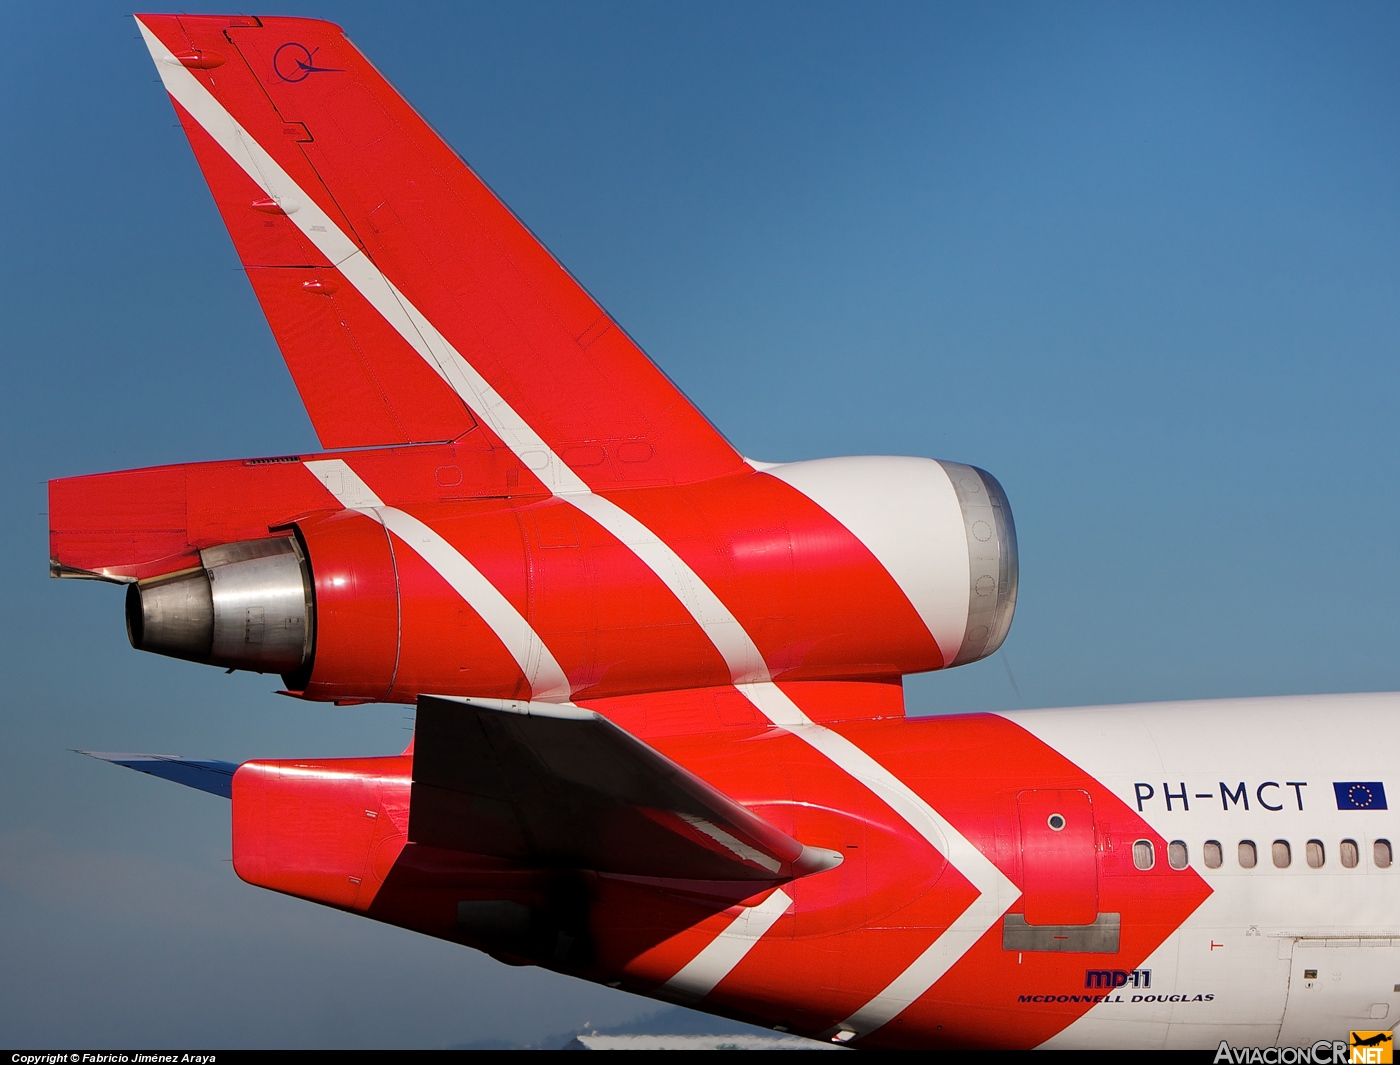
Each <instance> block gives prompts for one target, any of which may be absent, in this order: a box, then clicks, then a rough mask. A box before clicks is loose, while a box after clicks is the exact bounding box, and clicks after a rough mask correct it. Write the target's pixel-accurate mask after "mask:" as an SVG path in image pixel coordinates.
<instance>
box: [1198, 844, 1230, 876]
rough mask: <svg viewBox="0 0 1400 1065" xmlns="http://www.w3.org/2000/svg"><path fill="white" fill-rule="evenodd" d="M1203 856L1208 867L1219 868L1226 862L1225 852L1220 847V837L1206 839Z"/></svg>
mask: <svg viewBox="0 0 1400 1065" xmlns="http://www.w3.org/2000/svg"><path fill="white" fill-rule="evenodd" d="M1201 857H1203V858H1204V859H1205V861H1206V868H1207V869H1219V868H1220V866H1221V864H1222V863H1223V862H1224V852H1223V851H1221V849H1220V841H1219V840H1218V839H1208V840H1206V845H1205V846H1204V847H1202V848H1201Z"/></svg>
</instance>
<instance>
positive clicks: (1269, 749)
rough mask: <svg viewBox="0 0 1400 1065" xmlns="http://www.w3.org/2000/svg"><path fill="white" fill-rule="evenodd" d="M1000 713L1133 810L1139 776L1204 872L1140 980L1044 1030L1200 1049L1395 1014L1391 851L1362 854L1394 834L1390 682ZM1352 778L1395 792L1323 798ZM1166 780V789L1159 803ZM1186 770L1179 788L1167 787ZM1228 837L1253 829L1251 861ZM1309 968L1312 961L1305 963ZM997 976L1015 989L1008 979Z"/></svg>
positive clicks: (1112, 1043) (1366, 1023) (1396, 869)
mask: <svg viewBox="0 0 1400 1065" xmlns="http://www.w3.org/2000/svg"><path fill="white" fill-rule="evenodd" d="M1002 716H1004V717H1006V718H1008V719H1009V720H1011V721H1014V722H1015V723H1016V724H1018V725H1020V726H1021V727H1022V728H1025V729H1026V730H1028V731H1029V732H1031V733H1032V734H1034V735H1035V736H1036V737H1037V738H1039V739H1040V740H1042V741H1044V742H1045V743H1046V744H1048V745H1049V746H1051V747H1053V748H1054V749H1055V750H1057V751H1059V752H1060V753H1061V754H1063V755H1064V756H1065V757H1066V758H1068V759H1070V760H1071V761H1072V762H1074V763H1075V764H1076V765H1078V766H1079V767H1080V768H1082V769H1083V770H1085V771H1086V772H1088V773H1089V774H1090V775H1092V776H1093V777H1094V778H1095V779H1097V780H1098V781H1100V782H1101V783H1103V784H1104V785H1106V786H1107V787H1109V788H1110V789H1111V790H1112V791H1113V792H1114V794H1116V795H1117V796H1118V797H1119V798H1120V799H1122V800H1123V801H1124V802H1125V803H1127V804H1128V806H1129V807H1130V808H1132V809H1133V810H1137V809H1138V807H1139V797H1140V796H1141V795H1143V794H1145V791H1146V788H1148V787H1150V788H1151V789H1152V796H1151V797H1150V798H1143V799H1142V801H1141V816H1142V817H1143V819H1144V820H1146V821H1147V822H1148V824H1150V825H1151V826H1152V828H1153V829H1155V830H1156V831H1157V832H1158V833H1160V834H1161V836H1162V837H1163V838H1164V839H1165V840H1167V841H1168V842H1171V841H1181V842H1182V843H1184V844H1185V845H1186V852H1187V858H1188V862H1189V866H1190V868H1191V869H1194V870H1195V871H1196V872H1197V873H1199V874H1200V875H1201V877H1203V878H1204V880H1205V882H1206V883H1207V885H1209V887H1210V888H1211V889H1212V893H1211V895H1210V896H1209V897H1208V898H1207V899H1206V900H1205V901H1204V902H1203V903H1202V904H1201V906H1200V907H1199V908H1198V909H1197V910H1196V911H1195V912H1194V913H1193V914H1191V916H1190V917H1189V918H1188V919H1187V920H1186V921H1185V922H1184V923H1183V924H1182V925H1181V927H1180V928H1178V929H1177V930H1176V931H1175V932H1174V933H1173V934H1172V935H1171V936H1169V937H1168V938H1167V940H1166V941H1165V942H1163V943H1162V945H1161V946H1160V947H1158V949H1157V950H1156V951H1154V952H1153V954H1152V955H1151V957H1149V958H1148V959H1147V960H1146V961H1144V962H1142V963H1141V967H1142V968H1144V969H1148V970H1150V971H1151V987H1150V988H1137V989H1134V988H1131V987H1129V988H1126V989H1120V990H1119V993H1118V998H1120V999H1121V1001H1112V1002H1104V1003H1101V1004H1099V1005H1096V1006H1094V1007H1093V1008H1092V1009H1090V1010H1089V1011H1088V1013H1087V1014H1085V1015H1084V1016H1083V1017H1082V1018H1081V1019H1080V1020H1078V1021H1076V1022H1075V1023H1073V1024H1071V1025H1070V1026H1069V1027H1068V1028H1066V1029H1065V1030H1064V1031H1062V1032H1060V1033H1059V1034H1058V1035H1056V1036H1054V1037H1053V1038H1052V1039H1050V1040H1049V1041H1048V1042H1047V1043H1046V1044H1045V1045H1046V1046H1047V1047H1052V1048H1063V1049H1071V1048H1074V1049H1120V1050H1122V1049H1129V1048H1144V1049H1146V1048H1164V1049H1185V1048H1197V1049H1210V1050H1214V1049H1216V1048H1217V1047H1218V1045H1219V1043H1220V1041H1221V1040H1225V1041H1227V1042H1229V1043H1230V1044H1231V1045H1232V1046H1235V1047H1241V1046H1274V1045H1278V1046H1310V1045H1312V1043H1313V1042H1314V1041H1316V1040H1318V1039H1337V1040H1343V1041H1345V1040H1346V1039H1347V1034H1348V1032H1349V1031H1351V1030H1353V1029H1355V1030H1366V1031H1372V1030H1385V1029H1390V1028H1393V1027H1395V1025H1396V1023H1397V1021H1400V864H1393V865H1391V866H1390V867H1389V868H1380V867H1378V865H1377V863H1376V861H1375V844H1376V841H1377V840H1382V841H1388V842H1389V843H1390V845H1391V846H1392V848H1393V847H1395V846H1397V845H1400V774H1395V773H1394V772H1393V769H1392V767H1393V766H1394V764H1395V754H1394V752H1395V751H1396V750H1397V749H1400V694H1394V693H1390V694H1378V695H1331V696H1294V697H1286V698H1262V699H1231V700H1212V701H1202V702H1193V703H1159V704H1150V705H1140V706H1112V707H1091V708H1080V709H1072V710H1032V711H1020V712H1014V713H1006V714H1003V715H1002ZM1358 780H1362V781H1380V782H1381V783H1383V784H1385V785H1386V786H1387V788H1388V790H1387V796H1386V797H1387V799H1388V801H1389V802H1390V803H1392V804H1395V805H1394V806H1393V807H1392V808H1391V809H1388V810H1376V809H1371V810H1354V809H1338V806H1339V803H1338V801H1337V799H1336V795H1335V793H1334V789H1333V784H1334V783H1337V782H1346V781H1358ZM1290 782H1292V784H1290ZM1241 783H1243V784H1245V786H1246V787H1245V792H1246V795H1247V798H1248V803H1249V808H1248V809H1247V810H1246V809H1245V808H1244V804H1243V803H1242V802H1237V801H1235V800H1234V799H1233V798H1232V799H1230V800H1229V801H1228V802H1227V800H1226V799H1224V798H1223V797H1222V796H1221V785H1222V784H1224V785H1225V787H1226V788H1227V789H1228V790H1230V791H1231V792H1232V793H1233V792H1235V791H1236V789H1237V788H1238V786H1239V784H1241ZM1139 784H1141V785H1144V788H1143V789H1138V787H1137V785H1139ZM1163 785H1167V786H1169V788H1170V790H1171V791H1172V792H1173V798H1172V804H1171V805H1172V809H1171V810H1168V809H1167V803H1166V801H1165V798H1164V787H1163ZM1183 785H1184V790H1185V791H1186V793H1187V799H1186V802H1185V803H1183V802H1182V801H1181V799H1180V798H1179V797H1178V793H1179V792H1180V791H1181V790H1183ZM1294 785H1296V786H1294ZM1261 795H1262V799H1263V802H1262V803H1261V801H1260V797H1261ZM1198 796H1208V797H1205V798H1199V797H1198ZM1272 806H1277V807H1279V809H1269V807H1272ZM1300 807H1301V808H1300ZM1310 840H1316V841H1318V842H1320V843H1321V844H1322V856H1323V864H1322V866H1321V867H1320V868H1311V867H1310V866H1309V864H1308V860H1307V844H1308V842H1309V841H1310ZM1343 840H1354V841H1355V842H1356V844H1357V849H1358V851H1359V855H1358V857H1359V862H1358V864H1357V865H1356V866H1355V867H1354V868H1346V867H1344V866H1343V865H1342V863H1341V860H1340V859H1341V854H1340V850H1341V843H1342V841H1343ZM1207 841H1216V842H1218V843H1220V844H1221V847H1222V850H1223V862H1222V864H1221V865H1220V867H1219V868H1216V869H1211V868H1207V867H1206V865H1205V863H1204V861H1203V857H1202V855H1203V848H1204V845H1205V843H1206V842H1207ZM1241 841H1250V842H1252V843H1254V845H1255V848H1256V851H1257V855H1258V864H1257V865H1256V866H1255V867H1254V868H1252V869H1246V868H1241V865H1240V862H1239V859H1238V847H1239V844H1240V842H1241ZM1275 841H1279V842H1283V843H1287V844H1288V847H1289V852H1290V858H1291V860H1290V862H1289V864H1288V866H1287V867H1286V868H1278V867H1276V866H1275V864H1274V862H1273V859H1272V853H1271V852H1272V849H1273V844H1274V843H1275ZM1156 860H1157V861H1158V862H1165V861H1167V855H1164V854H1158V855H1157V856H1156ZM1310 971H1313V972H1315V973H1316V976H1315V977H1313V978H1308V975H1307V974H1308V973H1309V972H1310ZM1004 990H1005V991H1006V992H1010V993H1012V997H1011V1002H1013V1003H1014V1002H1015V992H1016V991H1017V989H1011V988H1008V989H1004ZM1021 990H1022V991H1033V990H1034V988H1031V987H1030V986H1029V985H1028V986H1027V988H1025V989H1021ZM1207 995H1209V996H1213V997H1212V998H1210V999H1208V1000H1207V999H1205V997H1204V996H1207ZM1149 996H1150V997H1149ZM1197 996H1201V997H1200V998H1199V999H1198V997H1197Z"/></svg>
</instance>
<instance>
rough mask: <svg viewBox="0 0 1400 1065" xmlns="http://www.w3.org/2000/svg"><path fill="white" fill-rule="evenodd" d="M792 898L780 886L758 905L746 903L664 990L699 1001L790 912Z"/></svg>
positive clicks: (668, 993) (691, 1000)
mask: <svg viewBox="0 0 1400 1065" xmlns="http://www.w3.org/2000/svg"><path fill="white" fill-rule="evenodd" d="M791 906H792V899H791V898H789V897H788V895H787V893H786V892H784V891H783V890H782V889H781V888H779V889H778V890H776V891H774V892H773V894H771V895H769V896H768V897H767V898H766V899H764V900H763V901H762V902H760V903H759V904H758V905H757V906H746V907H745V908H744V909H743V910H741V911H740V912H739V916H738V917H735V918H734V920H733V921H731V922H730V923H729V927H727V928H726V929H725V930H724V931H723V932H721V933H720V934H719V935H717V936H715V938H714V939H712V940H710V941H709V942H708V943H707V944H705V949H704V950H702V951H700V953H699V954H697V955H695V957H693V958H691V959H690V961H688V962H686V964H685V967H684V968H682V969H681V971H680V972H678V973H676V975H675V976H673V977H671V979H669V980H667V981H666V983H665V986H664V987H663V988H662V990H663V991H664V992H665V993H666V994H667V996H668V997H670V998H676V999H680V1000H682V1001H685V1002H696V1001H698V1000H700V999H702V998H704V997H705V996H706V995H708V994H709V993H710V992H711V991H713V990H714V989H715V986H716V985H717V984H718V983H719V982H720V981H721V980H723V979H724V978H725V977H726V976H728V975H729V974H730V973H732V972H733V971H734V967H735V966H736V965H738V964H739V963H740V962H741V961H743V960H744V956H745V955H746V954H748V952H749V951H751V950H753V948H754V945H755V944H756V943H757V942H758V941H759V940H760V939H762V938H763V937H764V935H765V934H766V933H767V932H768V930H769V929H770V928H772V927H773V926H774V925H775V924H777V923H778V918H780V917H782V915H783V914H785V913H787V911H788V909H789V907H791Z"/></svg>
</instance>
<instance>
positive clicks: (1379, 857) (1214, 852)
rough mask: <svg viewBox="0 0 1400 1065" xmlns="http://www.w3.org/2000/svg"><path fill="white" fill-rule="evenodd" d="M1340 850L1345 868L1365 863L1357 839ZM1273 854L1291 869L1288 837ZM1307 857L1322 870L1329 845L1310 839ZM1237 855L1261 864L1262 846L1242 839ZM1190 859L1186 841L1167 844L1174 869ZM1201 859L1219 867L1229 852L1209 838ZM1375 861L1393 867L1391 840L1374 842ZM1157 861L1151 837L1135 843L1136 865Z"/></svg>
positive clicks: (1245, 863)
mask: <svg viewBox="0 0 1400 1065" xmlns="http://www.w3.org/2000/svg"><path fill="white" fill-rule="evenodd" d="M1337 852H1338V853H1337V856H1338V858H1339V859H1340V860H1341V863H1342V868H1344V869H1355V868H1356V867H1357V865H1359V864H1360V862H1361V850H1360V848H1359V847H1357V845H1356V840H1354V839H1344V840H1342V843H1341V846H1340V847H1338V848H1337ZM1269 855H1270V857H1271V858H1272V859H1273V863H1274V867H1275V868H1277V869H1287V868H1288V867H1289V866H1290V865H1292V864H1293V848H1292V847H1291V846H1290V845H1289V843H1288V841H1287V840H1286V839H1276V840H1274V842H1273V845H1272V846H1271V847H1270V848H1269ZM1303 856H1304V858H1305V859H1306V860H1307V863H1308V868H1309V869H1321V868H1322V867H1323V866H1324V865H1326V864H1327V848H1326V847H1325V846H1324V845H1323V842H1322V840H1320V839H1310V840H1308V842H1307V845H1306V846H1305V847H1304V848H1303ZM1235 857H1236V860H1237V861H1238V862H1239V864H1240V868H1241V869H1253V868H1254V867H1255V866H1256V865H1258V864H1259V849H1258V847H1256V846H1255V844H1254V841H1253V840H1252V839H1242V840H1240V842H1239V845H1238V846H1237V847H1236V848H1235ZM1190 858H1191V856H1190V854H1189V853H1188V851H1187V847H1186V844H1185V842H1184V841H1182V840H1179V839H1174V840H1172V841H1171V842H1170V843H1168V844H1167V864H1168V865H1170V866H1171V867H1172V868H1173V869H1185V868H1186V867H1187V866H1188V865H1189V864H1190ZM1201 858H1202V860H1203V861H1204V862H1205V867H1206V868H1207V869H1219V868H1220V867H1221V866H1222V865H1223V864H1225V851H1224V848H1223V847H1221V845H1220V841H1219V840H1215V839H1208V840H1206V842H1205V845H1204V846H1203V847H1202V848H1201ZM1371 862H1372V864H1373V865H1375V867H1376V868H1377V869H1389V868H1390V863H1391V851H1390V840H1388V839H1378V840H1376V841H1375V842H1374V843H1373V844H1371ZM1156 864H1157V854H1156V848H1155V847H1153V845H1152V841H1151V840H1150V839H1140V840H1137V841H1136V842H1134V843H1133V865H1134V866H1136V867H1137V868H1138V869H1151V868H1152V867H1153V866H1154V865H1156Z"/></svg>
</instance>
